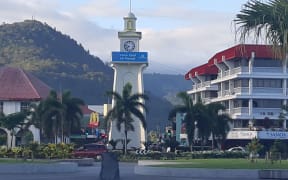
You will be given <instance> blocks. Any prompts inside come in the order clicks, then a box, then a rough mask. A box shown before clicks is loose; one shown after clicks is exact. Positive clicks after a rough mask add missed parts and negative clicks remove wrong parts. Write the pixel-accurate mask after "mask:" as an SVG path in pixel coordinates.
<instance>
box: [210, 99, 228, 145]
mask: <svg viewBox="0 0 288 180" xmlns="http://www.w3.org/2000/svg"><path fill="white" fill-rule="evenodd" d="M206 107H207V113H208V114H209V118H210V123H211V134H212V149H214V142H215V140H217V141H218V143H222V142H223V141H224V140H225V139H226V136H227V133H228V132H229V130H230V127H229V122H230V121H231V120H232V119H231V118H230V117H229V115H227V114H224V113H223V111H224V110H225V107H224V106H223V105H222V104H220V103H211V104H208V105H206ZM221 111H222V112H221Z"/></svg>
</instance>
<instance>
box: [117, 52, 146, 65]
mask: <svg viewBox="0 0 288 180" xmlns="http://www.w3.org/2000/svg"><path fill="white" fill-rule="evenodd" d="M112 62H129V63H130V62H131V63H147V62H148V53H147V52H112Z"/></svg>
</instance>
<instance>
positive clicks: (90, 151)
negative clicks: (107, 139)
mask: <svg viewBox="0 0 288 180" xmlns="http://www.w3.org/2000/svg"><path fill="white" fill-rule="evenodd" d="M107 151H108V150H107V147H106V146H105V145H104V144H97V143H91V144H85V145H84V146H82V147H80V148H78V149H76V150H74V151H73V152H72V156H73V157H75V158H96V159H101V156H102V153H104V152H107Z"/></svg>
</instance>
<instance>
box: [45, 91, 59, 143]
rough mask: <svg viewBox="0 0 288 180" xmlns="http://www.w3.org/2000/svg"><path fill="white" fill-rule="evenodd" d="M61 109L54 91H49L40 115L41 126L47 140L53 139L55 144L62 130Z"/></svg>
mask: <svg viewBox="0 0 288 180" xmlns="http://www.w3.org/2000/svg"><path fill="white" fill-rule="evenodd" d="M63 109H64V108H63V106H62V104H61V102H60V101H59V99H58V96H57V93H56V91H53V90H52V91H50V94H49V96H48V97H47V98H46V99H44V100H43V110H44V111H43V114H42V115H41V118H42V119H41V121H42V122H41V126H42V127H43V132H44V134H45V135H46V136H47V137H48V138H51V137H54V143H57V139H58V137H59V135H60V132H61V130H63V129H62V127H63V122H64V116H63ZM40 113H41V112H40Z"/></svg>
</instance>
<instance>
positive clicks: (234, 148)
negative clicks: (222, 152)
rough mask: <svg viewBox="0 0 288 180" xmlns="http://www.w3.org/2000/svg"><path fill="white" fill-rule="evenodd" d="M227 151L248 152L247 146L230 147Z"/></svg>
mask: <svg viewBox="0 0 288 180" xmlns="http://www.w3.org/2000/svg"><path fill="white" fill-rule="evenodd" d="M227 151H228V152H246V150H245V148H243V147H241V146H237V147H232V148H229V149H228V150H227Z"/></svg>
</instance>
